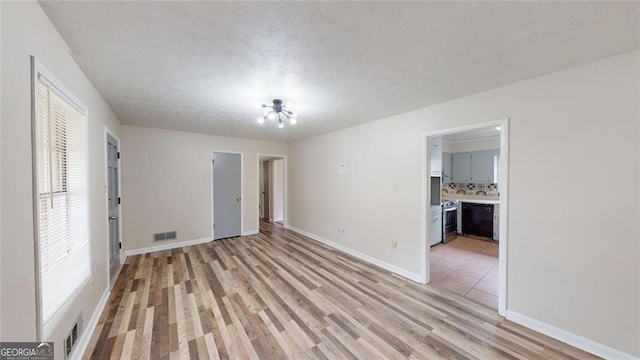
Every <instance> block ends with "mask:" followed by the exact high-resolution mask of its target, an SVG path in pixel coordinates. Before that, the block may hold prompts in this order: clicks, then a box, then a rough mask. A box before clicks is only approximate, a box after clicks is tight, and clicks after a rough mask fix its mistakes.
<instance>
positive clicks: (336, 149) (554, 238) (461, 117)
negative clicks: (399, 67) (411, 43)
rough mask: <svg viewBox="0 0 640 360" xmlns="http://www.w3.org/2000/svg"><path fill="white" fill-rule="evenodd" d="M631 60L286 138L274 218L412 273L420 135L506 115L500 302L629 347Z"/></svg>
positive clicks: (634, 319)
mask: <svg viewBox="0 0 640 360" xmlns="http://www.w3.org/2000/svg"><path fill="white" fill-rule="evenodd" d="M639 63H640V62H639V52H637V51H636V52H632V53H627V54H623V55H620V56H617V57H613V58H609V59H605V60H602V61H599V62H594V63H591V64H587V65H583V66H580V67H576V68H572V69H568V70H565V71H561V72H557V73H554V74H550V75H547V76H542V77H539V78H535V79H531V80H528V81H524V82H520V83H516V84H513V85H509V86H506V87H503V88H499V89H495V90H491V91H487V92H483V93H479V94H476V95H472V96H468V97H465V98H461V99H458V100H454V101H450V102H447V103H443V104H439V105H436V106H431V107H427V108H423V109H420V110H416V111H413V112H409V113H405V114H401V115H398V116H394V117H390V118H386V119H382V120H379V121H375V122H372V123H368V124H365V125H361V126H357V127H352V128H348V129H344V130H341V131H337V132H334V133H330V134H326V135H322V136H318V137H314V138H310V139H306V140H303V141H299V142H296V143H293V144H290V149H289V152H290V156H289V172H288V181H289V194H290V196H289V207H288V209H289V210H288V214H289V216H288V223H289V224H290V225H291V226H293V227H296V228H299V229H302V230H304V231H307V232H309V233H312V234H315V235H317V236H320V237H323V238H325V239H328V240H331V241H333V242H335V243H337V244H339V245H341V246H344V247H347V248H350V249H353V250H355V251H358V252H361V253H363V254H365V255H367V256H371V257H374V258H376V259H379V260H381V261H384V262H386V263H388V264H391V265H392V266H396V267H398V268H401V269H404V270H406V271H408V272H411V273H414V274H415V275H416V276H418V274H419V273H420V270H421V264H420V257H421V255H420V252H421V250H420V249H421V247H420V245H421V244H420V243H421V217H422V214H421V202H422V201H423V200H422V194H421V181H422V180H421V176H422V173H421V171H422V164H421V161H422V158H421V156H422V151H423V150H422V135H421V134H422V133H424V132H429V131H435V130H442V129H447V128H452V127H457V126H462V125H468V124H472V123H479V122H484V121H488V120H496V119H502V118H506V117H509V118H510V119H511V122H510V134H509V135H510V154H509V157H510V164H509V166H510V174H509V181H510V182H509V186H510V188H509V194H510V200H509V214H508V218H509V221H508V226H509V228H508V229H509V230H508V231H509V234H508V235H509V236H508V239H509V242H508V244H509V245H508V249H507V251H508V259H507V261H508V270H509V272H508V294H507V299H506V300H507V309H508V310H509V311H511V312H514V313H519V314H522V315H525V316H527V317H529V318H532V319H535V320H538V321H540V322H542V323H545V324H548V325H551V326H553V327H557V328H560V329H564V330H566V331H568V332H570V333H572V334H577V335H579V336H582V337H584V338H587V339H590V340H592V341H595V342H597V343H599V344H604V345H606V346H608V347H610V348H614V349H618V350H620V351H623V352H626V353H628V354H633V355H635V356H640V342H638V339H639V338H640V329H639V327H640V324H639V321H638V320H639V319H640V313H639V311H640V310H639V306H638V304H640V297H639V291H640V290H639V286H640V281H639V275H638V263H639V261H640V256H639V255H640V251H639V249H638V246H639V242H640V241H639V238H640V233H639V229H638V219H639V215H640V214H639V210H638V201H637V199H638V198H639V197H638V196H639V195H638V187H639V172H638V166H639V157H640V155H639V153H638V142H639V140H640V139H639V131H638V123H639V109H638V99H639V89H638V85H639ZM339 163H344V164H346V172H345V174H343V175H339V174H338V172H337V167H338V164H339ZM611 178H615V179H616V181H615V188H613V189H612V188H611V186H610V184H611V182H610V181H609V180H606V181H605V180H603V179H611ZM395 181H398V184H399V188H398V190H397V191H394V190H393V188H392V186H393V183H394V182H395ZM625 199H627V201H625ZM629 199H631V201H628V200H629ZM612 209H615V211H612ZM338 227H344V228H346V234H343V235H339V234H338V231H337V229H338ZM392 240H397V241H398V248H397V249H392V248H391V241H392Z"/></svg>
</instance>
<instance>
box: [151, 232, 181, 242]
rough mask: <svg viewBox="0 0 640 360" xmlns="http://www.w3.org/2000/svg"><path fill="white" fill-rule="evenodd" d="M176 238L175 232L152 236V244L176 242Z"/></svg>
mask: <svg viewBox="0 0 640 360" xmlns="http://www.w3.org/2000/svg"><path fill="white" fill-rule="evenodd" d="M177 238H178V232H177V231H175V230H173V231H167V232H163V233H157V234H153V242H156V241H165V240H176V239H177Z"/></svg>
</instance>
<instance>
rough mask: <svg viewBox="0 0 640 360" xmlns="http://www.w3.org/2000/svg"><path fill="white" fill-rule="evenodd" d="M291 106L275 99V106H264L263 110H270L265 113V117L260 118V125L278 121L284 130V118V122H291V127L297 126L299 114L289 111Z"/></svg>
mask: <svg viewBox="0 0 640 360" xmlns="http://www.w3.org/2000/svg"><path fill="white" fill-rule="evenodd" d="M290 106H291V104H290V103H287V104H286V105H283V104H282V100H280V99H273V105H267V104H262V107H263V108H265V109H266V108H268V109H270V110H267V112H265V113H264V115H263V116H261V117H259V118H258V123H259V124H264V121H265V120H267V119H269V120H276V119H278V127H279V128H281V129H282V128H283V127H284V121H283V118H284V120H289V123H290V124H291V125H295V124H296V123H297V119H296V117H297V116H298V114H297V113H295V112H293V111H291V110H289V109H288V108H289V107H290Z"/></svg>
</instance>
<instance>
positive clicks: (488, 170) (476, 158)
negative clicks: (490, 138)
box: [471, 151, 496, 183]
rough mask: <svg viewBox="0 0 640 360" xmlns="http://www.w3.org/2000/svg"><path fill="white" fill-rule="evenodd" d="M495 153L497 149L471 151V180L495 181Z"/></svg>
mask: <svg viewBox="0 0 640 360" xmlns="http://www.w3.org/2000/svg"><path fill="white" fill-rule="evenodd" d="M495 155H496V154H495V151H475V152H473V153H471V181H473V182H483V183H492V182H495V180H494V177H493V174H494V169H493V157H494V156H495Z"/></svg>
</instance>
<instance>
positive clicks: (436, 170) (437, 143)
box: [431, 137, 442, 176]
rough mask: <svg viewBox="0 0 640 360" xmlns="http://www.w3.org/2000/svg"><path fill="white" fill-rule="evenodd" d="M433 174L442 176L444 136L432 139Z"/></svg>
mask: <svg viewBox="0 0 640 360" xmlns="http://www.w3.org/2000/svg"><path fill="white" fill-rule="evenodd" d="M431 176H442V138H441V137H440V138H432V139H431Z"/></svg>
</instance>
